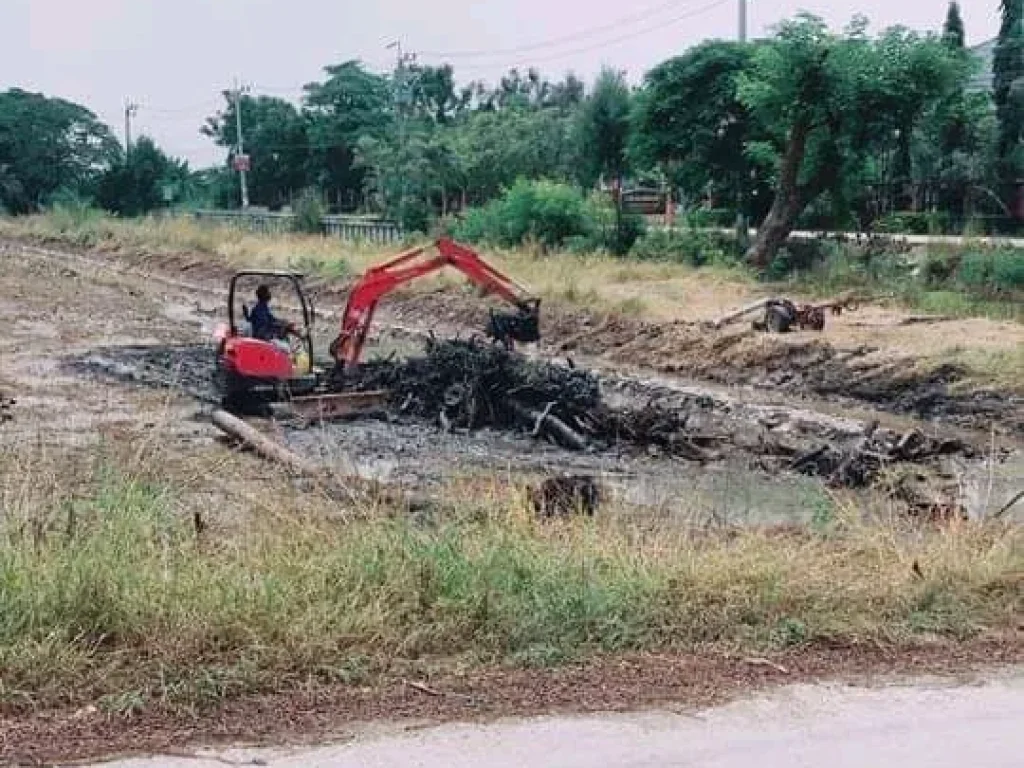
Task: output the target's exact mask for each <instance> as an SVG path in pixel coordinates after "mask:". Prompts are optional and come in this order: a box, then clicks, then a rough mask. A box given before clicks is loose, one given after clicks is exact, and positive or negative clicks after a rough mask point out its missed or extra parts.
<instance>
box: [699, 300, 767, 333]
mask: <svg viewBox="0 0 1024 768" xmlns="http://www.w3.org/2000/svg"><path fill="white" fill-rule="evenodd" d="M773 301H777V299H761V300H759V301H755V302H754V303H753V304H748V305H747V306H745V307H743V308H742V309H737V310H736V311H735V312H730V313H729V314H727V315H723V316H722V317H720V318H718V319H717V320H714V321H712V323H711V325H713V326H714V327H715V328H721V327H722V326H723V325H727V324H729V323H731V322H734V321H736V320H739V319H740V318H741V317H743V316H744V315H749V314H750V313H751V312H756V311H757V310H759V309H764V308H765V307H766V306H768V304H770V303H771V302H773Z"/></svg>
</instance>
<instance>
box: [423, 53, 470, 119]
mask: <svg viewBox="0 0 1024 768" xmlns="http://www.w3.org/2000/svg"><path fill="white" fill-rule="evenodd" d="M410 76H411V78H412V81H413V87H412V101H413V112H414V114H419V115H421V116H424V117H427V118H429V119H431V120H433V121H434V122H436V123H439V124H444V123H447V122H448V121H449V120H451V119H452V117H453V116H454V114H455V112H456V111H457V110H458V109H459V108H460V107H461V106H462V102H461V100H460V98H459V96H458V94H456V92H455V73H454V71H453V70H452V67H451V65H450V64H443V65H442V66H440V67H416V68H414V69H413V70H412V72H411V73H410Z"/></svg>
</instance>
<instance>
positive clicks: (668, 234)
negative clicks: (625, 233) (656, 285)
mask: <svg viewBox="0 0 1024 768" xmlns="http://www.w3.org/2000/svg"><path fill="white" fill-rule="evenodd" d="M736 255H737V254H736V245H735V243H734V242H732V241H730V240H728V239H727V238H726V237H725V236H722V235H719V234H716V233H711V232H701V231H697V230H692V229H680V230H666V229H656V230H652V231H650V232H647V233H646V234H645V235H643V236H642V237H641V238H640V239H639V240H637V242H636V244H635V245H634V246H633V250H632V256H633V257H634V258H636V259H639V260H641V261H671V262H676V263H679V264H689V265H690V266H692V267H701V266H704V265H705V264H711V263H718V264H724V263H732V262H733V261H735V258H736Z"/></svg>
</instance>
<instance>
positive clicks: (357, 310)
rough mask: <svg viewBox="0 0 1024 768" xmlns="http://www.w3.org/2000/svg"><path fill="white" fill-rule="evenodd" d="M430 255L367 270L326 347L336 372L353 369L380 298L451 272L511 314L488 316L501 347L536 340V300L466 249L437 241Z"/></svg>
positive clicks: (417, 251) (417, 252) (411, 255)
mask: <svg viewBox="0 0 1024 768" xmlns="http://www.w3.org/2000/svg"><path fill="white" fill-rule="evenodd" d="M434 248H435V249H436V251H437V252H436V254H434V255H432V256H428V257H426V258H423V257H424V256H425V254H427V253H428V249H427V247H425V246H424V247H420V248H413V249H411V250H408V251H406V252H404V253H401V254H399V255H398V256H396V257H395V258H393V259H391V260H390V261H388V262H385V263H384V264H380V265H378V266H376V267H373V268H371V269H369V270H368V271H367V272H366V273H365V274H364V275H363V276H362V277H361V278H360V279H359V281H358V282H357V283H356V284H355V285H354V286H353V287H352V291H351V293H349V296H348V303H347V305H346V307H345V314H344V316H343V318H342V321H341V333H340V334H339V335H338V337H337V338H336V339H335V340H334V342H333V343H332V344H331V348H330V352H331V357H333V358H334V360H335V362H336V363H337V364H338V365H339V366H342V367H345V368H349V367H352V366H355V365H358V363H359V357H360V355H361V354H362V351H363V345H364V344H365V343H366V336H367V334H368V333H369V330H370V325H371V323H372V322H373V314H374V311H375V310H376V308H377V303H378V302H379V301H380V299H381V297H383V296H384V295H386V294H388V293H390V292H391V291H393V290H394V289H395V288H397V287H399V286H400V285H402V284H404V283H408V282H410V281H412V280H415V279H416V278H419V277H423V276H425V275H428V274H430V273H431V272H436V271H438V270H440V269H443V268H444V267H454V268H455V269H457V270H459V271H460V272H462V273H463V274H464V275H466V277H468V278H469V279H470V280H471V281H473V282H474V283H476V284H477V285H479V286H480V287H481V288H483V289H484V290H485V291H487V292H488V293H495V294H497V295H499V296H501V297H502V298H503V299H505V300H506V301H508V302H509V303H510V304H512V305H513V306H514V307H515V308H516V310H517V311H516V313H514V314H512V315H501V314H497V313H494V312H492V313H491V323H490V326H489V328H488V333H489V335H491V336H492V337H494V338H496V339H500V340H502V341H504V342H506V343H507V344H509V345H510V344H511V342H512V341H523V342H531V341H537V340H538V339H539V338H540V329H539V319H538V318H539V311H540V300H539V299H537V298H535V297H533V296H532V295H530V293H529V291H527V290H526V288H524V287H523V286H522V285H520V284H519V283H517V282H515V281H514V280H512V279H511V278H509V277H507V276H506V275H504V274H502V273H501V272H499V271H498V270H497V269H495V268H494V267H492V266H491V265H490V264H488V263H487V262H485V261H484V260H483V259H482V258H480V256H479V255H478V254H477V253H476V252H475V251H473V250H472V249H470V248H467V247H466V246H464V245H460V244H459V243H456V242H455V241H454V240H450V239H447V238H442V239H440V240H438V241H437V242H436V243H434Z"/></svg>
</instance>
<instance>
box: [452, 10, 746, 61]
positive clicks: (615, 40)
mask: <svg viewBox="0 0 1024 768" xmlns="http://www.w3.org/2000/svg"><path fill="white" fill-rule="evenodd" d="M732 1H733V0H714V2H711V3H708V4H706V5H702V6H700V7H698V8H694V9H693V10H691V11H688V12H686V13H681V14H677V15H676V16H672V17H670V18H668V19H664V20H662V21H659V22H658V23H657V24H654V25H650V26H646V27H642V28H640V29H637V30H634V31H632V32H627V33H625V34H622V35H617V36H615V37H611V38H608V39H607V40H602V41H601V42H598V43H594V44H591V45H585V46H580V47H578V48H573V49H571V50H566V51H561V52H558V53H553V54H545V55H543V56H531V57H530V58H529V59H520V60H518V61H515V62H510V63H505V64H502V65H493V64H492V65H483V64H481V65H477V66H473V67H468V68H466V67H463V68H462V69H460V70H459V71H460V72H482V71H485V70H488V71H489V70H492V69H496V68H501V69H511V68H513V67H516V66H521V65H525V64H531V65H532V64H536V63H543V62H546V61H557V60H558V59H564V58H566V57H568V56H576V55H578V54H581V53H589V52H590V51H596V50H600V49H602V48H607V47H609V46H612V45H618V44H619V43H623V42H626V41H627V40H633V39H635V38H638V37H642V36H644V35H648V34H650V33H652V32H660V31H661V30H663V29H665V28H666V27H670V26H673V25H675V24H678V23H679V22H681V21H685V20H687V19H692V18H694V17H696V16H700V15H702V14H704V13H707V12H708V11H712V10H714V9H716V8H719V7H721V6H723V5H725V4H726V3H731V2H732Z"/></svg>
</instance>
